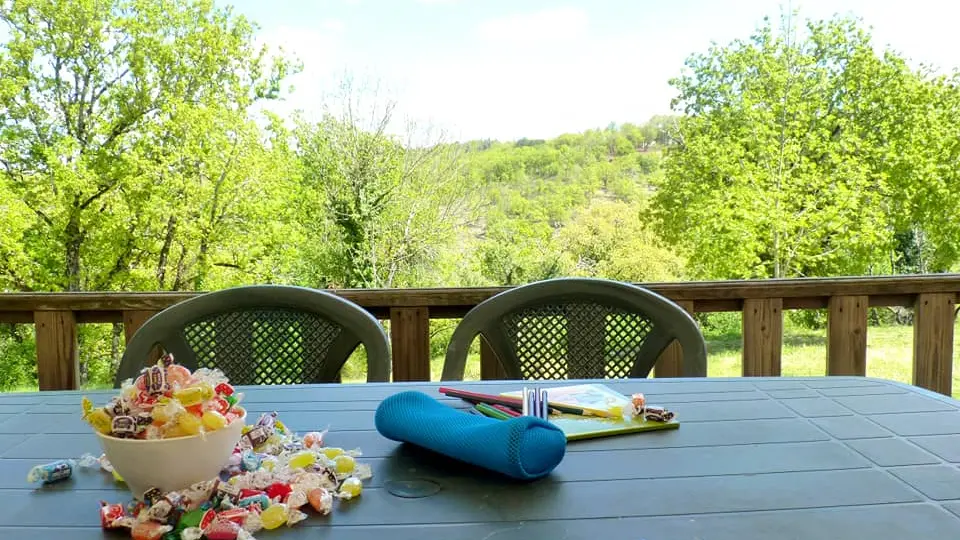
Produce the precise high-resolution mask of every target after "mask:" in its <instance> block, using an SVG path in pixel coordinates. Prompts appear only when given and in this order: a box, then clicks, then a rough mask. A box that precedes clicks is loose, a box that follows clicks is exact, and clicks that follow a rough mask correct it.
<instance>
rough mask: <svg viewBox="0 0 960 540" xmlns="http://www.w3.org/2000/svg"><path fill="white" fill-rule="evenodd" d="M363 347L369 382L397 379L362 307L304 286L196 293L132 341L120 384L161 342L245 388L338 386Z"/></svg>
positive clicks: (180, 357)
mask: <svg viewBox="0 0 960 540" xmlns="http://www.w3.org/2000/svg"><path fill="white" fill-rule="evenodd" d="M361 343H362V344H363V347H364V350H365V352H366V355H367V380H368V381H378V382H386V381H389V379H390V349H389V343H388V341H387V336H386V333H385V332H384V330H383V327H381V326H380V324H379V322H377V320H376V319H375V318H373V316H372V315H370V314H369V313H368V312H367V311H366V310H364V309H363V308H361V307H360V306H358V305H356V304H354V303H353V302H350V301H348V300H345V299H343V298H341V297H339V296H336V295H334V294H331V293H327V292H324V291H320V290H316V289H308V288H304V287H291V286H281V285H254V286H249V287H235V288H232V289H225V290H222V291H216V292H212V293H207V294H203V295H200V296H196V297H194V298H191V299H189V300H187V301H184V302H181V303H179V304H176V305H173V306H171V307H169V308H167V309H165V310H163V311H161V312H160V313H158V314H156V315H155V316H153V317H152V318H150V319H149V320H148V321H147V322H145V323H144V324H143V326H141V327H140V329H139V330H137V332H136V333H135V334H134V336H133V338H131V340H130V343H128V344H127V348H126V350H125V351H124V354H123V359H122V360H121V362H120V368H119V369H118V371H117V376H116V379H115V381H114V384H115V386H119V385H120V383H121V382H122V381H124V380H125V379H128V378H131V377H135V376H136V375H137V374H138V373H139V372H140V370H141V369H142V368H143V366H144V365H145V364H147V363H148V362H149V360H150V353H151V351H152V350H153V348H154V346H157V345H159V346H160V348H161V349H162V350H164V351H166V352H170V353H173V355H174V358H175V359H176V360H177V362H178V363H181V364H183V365H185V366H187V367H189V368H191V369H196V368H199V367H208V368H214V367H215V368H219V369H221V370H222V371H223V372H224V373H225V374H226V375H227V376H228V377H229V378H230V381H231V382H232V383H234V384H238V385H265V384H299V383H321V382H336V381H338V380H339V376H340V370H341V369H342V368H343V364H344V363H345V362H346V361H347V358H348V357H349V356H350V354H351V353H353V351H354V350H355V349H356V348H357V346H358V345H360V344H361Z"/></svg>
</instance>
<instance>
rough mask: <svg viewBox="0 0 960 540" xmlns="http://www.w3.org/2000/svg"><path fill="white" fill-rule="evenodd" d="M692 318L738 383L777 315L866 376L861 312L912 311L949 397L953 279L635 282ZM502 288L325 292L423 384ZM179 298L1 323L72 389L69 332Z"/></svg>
mask: <svg viewBox="0 0 960 540" xmlns="http://www.w3.org/2000/svg"><path fill="white" fill-rule="evenodd" d="M642 285H643V286H644V287H647V288H649V289H651V290H653V291H655V292H657V293H660V294H662V295H664V296H666V297H667V298H670V299H671V300H673V301H675V302H677V303H678V304H679V305H681V306H682V307H683V308H684V309H686V310H688V311H689V312H691V313H702V312H717V311H740V312H742V313H743V341H744V344H743V375H744V376H776V375H780V357H781V352H782V349H783V310H787V309H827V310H828V320H829V323H828V330H827V359H826V360H827V362H826V365H827V369H826V371H827V373H826V374H829V375H865V374H866V354H867V339H866V335H867V309H868V308H870V307H882V306H906V307H913V308H914V310H915V312H914V313H915V315H914V345H913V383H914V384H915V385H917V386H921V387H924V388H927V389H930V390H933V391H936V392H940V393H943V394H947V395H949V394H950V392H951V380H952V371H953V365H952V358H953V328H954V318H955V316H956V302H957V295H958V293H960V274H935V275H923V276H886V277H856V278H809V279H782V280H757V281H715V282H679V283H647V284H642ZM503 290H505V289H504V288H461V289H363V290H359V289H350V290H334V291H332V292H334V293H336V294H339V295H340V296H342V297H344V298H347V299H349V300H351V301H353V302H356V303H357V304H359V305H361V306H363V307H364V308H366V309H367V310H369V311H370V312H371V313H372V314H373V315H374V316H376V317H378V318H379V319H381V320H389V321H390V333H391V341H392V347H393V379H394V380H395V381H426V380H429V378H430V335H429V333H430V324H429V323H430V320H431V319H449V318H459V317H462V316H463V314H465V313H466V312H467V311H468V310H469V309H470V308H472V307H473V306H475V305H477V304H478V303H480V302H482V301H483V300H486V299H487V298H489V297H491V296H493V295H495V294H497V293H499V292H501V291H503ZM196 294H197V293H186V292H176V293H169V292H155V293H128V292H121V293H116V292H84V293H4V294H0V322H12V323H33V324H35V328H36V334H37V362H38V373H39V382H40V389H41V390H69V389H75V388H77V387H78V384H79V366H78V351H77V325H78V324H84V323H123V325H124V331H125V334H126V336H127V337H128V338H129V337H130V336H131V335H133V332H135V331H136V330H137V328H139V326H140V325H141V324H143V322H144V321H145V320H147V319H148V318H149V317H150V316H152V315H153V314H155V313H157V312H158V311H160V310H162V309H164V308H166V307H167V306H170V305H172V304H175V303H177V302H181V301H183V300H186V299H187V298H190V297H192V296H195V295H196ZM679 352H680V351H679V349H678V347H677V345H675V344H674V345H672V346H671V348H670V349H668V350H667V351H666V352H665V353H664V354H663V356H662V357H661V358H660V360H659V361H658V362H657V367H656V371H655V375H656V376H657V377H673V376H678V375H679V365H680V364H679V362H680V355H679ZM497 368H498V366H497V363H496V360H495V358H493V357H492V355H491V354H490V351H489V350H487V348H486V347H481V376H482V377H483V378H484V379H497V378H501V377H500V376H499V375H500V373H499V370H498V369H497Z"/></svg>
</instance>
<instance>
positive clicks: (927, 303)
mask: <svg viewBox="0 0 960 540" xmlns="http://www.w3.org/2000/svg"><path fill="white" fill-rule="evenodd" d="M955 307H956V295H954V294H950V293H925V294H919V295H917V301H916V304H915V305H914V313H913V384H914V385H915V386H921V387H923V388H926V389H928V390H933V391H934V392H940V393H941V394H946V395H948V396H949V395H951V390H952V383H953V323H954V308H955Z"/></svg>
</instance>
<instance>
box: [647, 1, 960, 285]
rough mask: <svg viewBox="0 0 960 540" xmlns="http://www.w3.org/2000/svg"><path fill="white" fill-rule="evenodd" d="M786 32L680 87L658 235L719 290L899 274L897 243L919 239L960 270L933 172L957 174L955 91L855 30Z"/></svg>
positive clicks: (841, 24)
mask: <svg viewBox="0 0 960 540" xmlns="http://www.w3.org/2000/svg"><path fill="white" fill-rule="evenodd" d="M786 21H787V23H788V24H787V27H786V28H785V29H784V31H783V32H781V33H776V32H775V31H774V30H773V29H772V28H771V26H770V25H769V24H767V25H766V26H765V27H764V28H762V29H760V30H759V31H758V32H757V33H756V34H755V35H754V36H752V37H751V38H750V39H749V40H747V41H735V42H733V43H731V44H730V45H728V46H725V47H712V48H711V49H710V51H709V52H708V53H706V54H698V55H694V56H692V57H691V58H690V59H689V60H688V61H687V68H688V69H687V71H686V72H685V74H684V75H682V76H681V77H678V78H676V79H674V80H673V81H672V84H673V85H674V86H675V87H676V88H677V90H678V92H679V95H678V97H677V99H676V100H675V101H674V104H675V106H676V107H677V108H678V110H679V111H680V112H682V113H683V114H684V116H683V117H682V118H681V119H680V120H679V123H678V126H677V131H676V134H675V138H676V139H677V140H678V141H679V144H677V145H676V146H675V147H674V148H671V149H670V150H669V151H668V153H667V157H666V162H665V169H666V175H665V176H664V177H663V181H662V182H661V183H659V184H658V186H657V192H656V197H655V201H654V203H653V204H652V205H651V212H650V215H651V216H652V217H653V218H654V219H656V221H657V223H658V224H659V230H660V231H661V232H662V234H663V235H664V237H665V238H666V239H667V241H669V242H671V243H675V244H677V245H680V246H683V248H684V252H685V253H686V254H688V255H689V260H690V263H691V272H692V273H693V275H696V276H706V277H715V278H747V277H768V276H772V277H780V276H828V275H838V274H864V273H870V272H875V271H878V270H879V271H887V272H889V271H890V270H891V269H890V268H889V260H890V259H891V253H892V252H893V249H894V247H895V246H894V242H893V233H894V232H896V231H900V230H905V229H910V228H915V227H920V228H921V229H922V230H924V231H927V234H928V235H929V236H930V237H931V242H932V243H933V244H934V245H936V246H937V247H936V248H934V249H933V252H934V253H936V255H934V257H933V258H934V259H935V260H936V263H934V265H935V266H936V267H939V268H943V267H945V266H946V265H947V264H948V263H952V262H953V261H955V260H956V258H955V256H954V254H953V247H952V246H954V245H956V241H955V240H956V239H957V237H956V236H953V234H954V232H953V231H955V230H956V227H955V226H954V225H953V224H948V223H946V221H948V220H949V219H948V218H946V216H947V215H949V212H946V209H947V208H948V206H944V203H948V201H950V202H953V201H955V200H956V199H954V197H956V193H957V192H956V190H954V189H952V188H949V187H947V186H948V185H949V183H948V182H943V181H942V180H941V179H939V178H937V177H936V175H935V173H934V172H933V171H938V173H941V174H948V175H952V174H955V173H948V172H946V171H947V170H948V169H950V170H955V169H956V167H955V165H956V163H957V160H956V154H951V152H954V151H955V149H956V147H957V144H956V137H955V136H954V137H952V138H951V137H950V136H948V135H947V134H946V133H945V132H951V133H953V130H955V129H956V126H955V124H956V123H955V122H951V123H950V124H947V123H946V122H945V118H944V116H945V115H946V113H943V114H941V113H940V112H935V111H940V110H942V108H943V105H944V104H945V103H947V102H955V101H950V100H956V99H957V97H956V90H955V89H954V87H953V86H951V85H950V84H948V83H947V81H946V80H944V79H933V78H929V77H926V76H925V75H924V74H923V73H920V72H913V71H911V70H910V69H908V68H907V67H906V64H905V62H904V61H903V60H902V59H901V58H899V57H897V56H896V55H894V54H892V53H886V54H884V55H882V56H880V55H877V54H876V53H875V52H874V48H873V45H872V44H871V42H870V38H869V35H868V34H867V33H866V32H865V31H863V30H861V29H860V28H859V27H858V25H857V23H856V22H855V21H853V20H849V19H834V20H830V21H826V22H810V23H808V25H807V28H806V34H807V35H806V37H804V38H803V39H799V38H798V37H797V36H796V33H795V32H794V29H793V28H792V27H790V25H789V22H790V19H789V18H788V19H786ZM953 110H954V111H955V110H956V108H953ZM953 114H955V112H954V113H953ZM915 120H916V121H915ZM933 124H936V125H937V126H939V127H940V132H941V133H940V138H942V139H943V140H944V141H946V142H939V143H937V142H935V141H933V139H932V138H930V137H929V136H928V135H927V133H928V131H929V128H930V126H931V125H933ZM918 139H919V140H923V141H924V143H923V144H918ZM926 143H930V144H933V145H934V149H933V150H930V149H928V148H926V147H924V144H926ZM933 186H941V187H938V188H936V190H937V191H936V192H931V191H929V190H930V188H932V187H933ZM906 201H909V202H908V204H904V202H906ZM948 204H949V203H948ZM937 211H939V212H941V213H942V214H943V215H942V216H940V217H937V216H935V215H934V214H935V213H936V212H937ZM950 221H952V222H955V221H956V220H950ZM934 223H935V224H937V225H936V229H937V232H935V233H934V232H932V231H931V230H930V229H931V226H932V224H934ZM933 237H936V238H933ZM948 246H949V247H948Z"/></svg>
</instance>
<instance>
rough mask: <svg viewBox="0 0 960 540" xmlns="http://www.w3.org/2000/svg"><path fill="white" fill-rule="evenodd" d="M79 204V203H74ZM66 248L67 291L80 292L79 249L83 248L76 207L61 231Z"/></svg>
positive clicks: (78, 212)
mask: <svg viewBox="0 0 960 540" xmlns="http://www.w3.org/2000/svg"><path fill="white" fill-rule="evenodd" d="M75 203H76V204H79V201H75ZM63 235H64V247H65V248H66V270H67V290H68V291H79V290H80V248H81V246H83V231H81V230H80V210H79V209H78V208H76V207H74V208H73V210H72V212H71V213H70V220H69V221H67V226H66V228H65V229H64V231H63Z"/></svg>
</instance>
